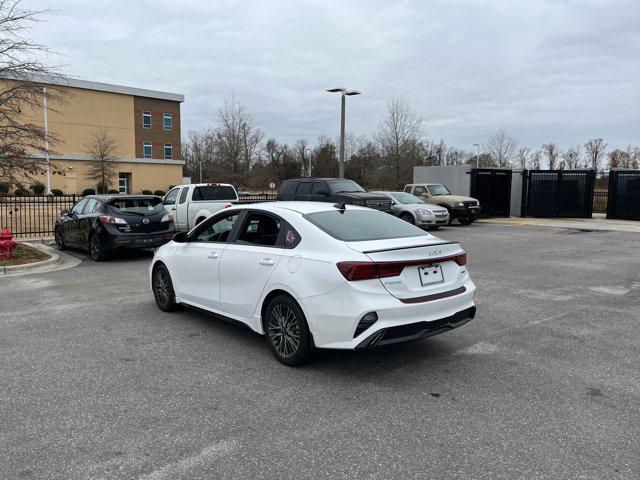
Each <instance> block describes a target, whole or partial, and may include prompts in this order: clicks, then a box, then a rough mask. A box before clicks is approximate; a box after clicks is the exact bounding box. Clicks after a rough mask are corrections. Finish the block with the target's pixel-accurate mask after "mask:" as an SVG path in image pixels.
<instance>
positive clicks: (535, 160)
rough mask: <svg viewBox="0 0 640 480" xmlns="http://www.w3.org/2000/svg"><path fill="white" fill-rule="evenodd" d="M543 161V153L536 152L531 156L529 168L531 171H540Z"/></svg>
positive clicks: (528, 163)
mask: <svg viewBox="0 0 640 480" xmlns="http://www.w3.org/2000/svg"><path fill="white" fill-rule="evenodd" d="M541 160H542V152H541V151H540V150H536V151H535V152H533V153H532V154H531V155H530V156H529V160H528V161H527V168H528V169H530V170H540V161H541Z"/></svg>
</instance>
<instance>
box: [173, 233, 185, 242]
mask: <svg viewBox="0 0 640 480" xmlns="http://www.w3.org/2000/svg"><path fill="white" fill-rule="evenodd" d="M187 240H188V239H187V232H178V233H176V234H175V235H174V236H173V241H174V242H177V243H186V242H187Z"/></svg>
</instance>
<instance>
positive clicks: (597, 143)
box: [584, 138, 607, 172]
mask: <svg viewBox="0 0 640 480" xmlns="http://www.w3.org/2000/svg"><path fill="white" fill-rule="evenodd" d="M584 149H585V154H586V155H585V167H586V168H592V169H594V170H595V171H596V172H598V170H600V164H601V162H602V159H603V158H604V152H605V150H606V149H607V144H606V143H604V140H603V139H601V138H592V139H591V140H587V142H586V143H585V144H584Z"/></svg>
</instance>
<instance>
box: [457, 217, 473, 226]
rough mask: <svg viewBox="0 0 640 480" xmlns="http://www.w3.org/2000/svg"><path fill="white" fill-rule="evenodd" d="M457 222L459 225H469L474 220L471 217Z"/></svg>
mask: <svg viewBox="0 0 640 480" xmlns="http://www.w3.org/2000/svg"><path fill="white" fill-rule="evenodd" d="M458 221H459V222H460V224H461V225H471V224H472V223H473V222H474V221H475V218H473V217H466V218H459V219H458Z"/></svg>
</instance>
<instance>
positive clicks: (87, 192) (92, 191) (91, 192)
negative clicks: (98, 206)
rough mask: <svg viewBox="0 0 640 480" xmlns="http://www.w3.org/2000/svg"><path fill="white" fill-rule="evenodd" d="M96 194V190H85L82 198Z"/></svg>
mask: <svg viewBox="0 0 640 480" xmlns="http://www.w3.org/2000/svg"><path fill="white" fill-rule="evenodd" d="M95 194H96V189H95V188H85V189H84V190H83V191H82V196H83V197H86V196H87V195H95Z"/></svg>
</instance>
